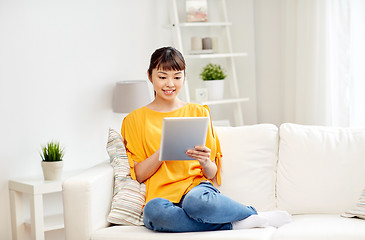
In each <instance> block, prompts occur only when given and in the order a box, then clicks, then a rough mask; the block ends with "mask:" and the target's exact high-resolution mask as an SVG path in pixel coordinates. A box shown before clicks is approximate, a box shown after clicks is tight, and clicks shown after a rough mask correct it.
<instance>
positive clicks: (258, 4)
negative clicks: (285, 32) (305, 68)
mask: <svg viewBox="0 0 365 240" xmlns="http://www.w3.org/2000/svg"><path fill="white" fill-rule="evenodd" d="M253 2H254V16H255V17H254V21H255V46H256V84H257V115H258V123H273V124H276V125H280V124H281V123H282V97H281V96H282V94H283V91H282V85H281V84H282V83H281V62H280V56H281V0H254V1H253Z"/></svg>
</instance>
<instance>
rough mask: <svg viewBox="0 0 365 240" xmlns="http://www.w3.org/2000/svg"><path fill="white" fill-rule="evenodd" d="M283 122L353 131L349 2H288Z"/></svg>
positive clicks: (285, 9)
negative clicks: (350, 122)
mask: <svg viewBox="0 0 365 240" xmlns="http://www.w3.org/2000/svg"><path fill="white" fill-rule="evenodd" d="M282 4H283V6H282V7H283V8H282V9H283V14H282V16H283V19H282V21H283V24H282V26H283V28H282V36H283V40H282V42H283V45H282V53H283V54H282V58H283V59H282V62H283V69H282V72H283V74H282V75H283V86H284V90H283V91H284V97H283V100H284V122H294V123H300V124H310V125H327V126H348V125H349V121H350V85H351V67H350V50H351V48H350V46H351V38H350V36H351V28H350V0H321V1H318V0H283V1H282Z"/></svg>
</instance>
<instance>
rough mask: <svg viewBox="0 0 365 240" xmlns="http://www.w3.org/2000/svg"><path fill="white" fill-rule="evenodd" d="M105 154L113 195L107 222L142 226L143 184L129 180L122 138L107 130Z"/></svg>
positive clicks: (128, 169) (112, 130)
mask: <svg viewBox="0 0 365 240" xmlns="http://www.w3.org/2000/svg"><path fill="white" fill-rule="evenodd" d="M106 149H107V152H108V154H109V157H110V164H111V165H112V166H113V170H114V194H113V199H112V204H111V210H110V213H109V215H108V222H110V223H114V224H122V225H143V214H142V211H143V204H144V202H145V196H146V186H145V184H140V183H139V182H137V181H136V180H133V179H132V178H131V173H130V168H129V163H128V157H127V154H126V150H125V148H124V144H123V138H122V136H121V135H120V134H119V133H118V132H116V131H115V130H114V129H109V136H108V143H107V147H106Z"/></svg>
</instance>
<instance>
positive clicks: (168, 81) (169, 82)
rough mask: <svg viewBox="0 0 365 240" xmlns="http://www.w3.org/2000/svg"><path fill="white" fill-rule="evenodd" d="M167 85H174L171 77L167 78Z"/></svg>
mask: <svg viewBox="0 0 365 240" xmlns="http://www.w3.org/2000/svg"><path fill="white" fill-rule="evenodd" d="M166 85H167V86H168V87H173V86H174V81H173V79H171V78H167V84H166Z"/></svg>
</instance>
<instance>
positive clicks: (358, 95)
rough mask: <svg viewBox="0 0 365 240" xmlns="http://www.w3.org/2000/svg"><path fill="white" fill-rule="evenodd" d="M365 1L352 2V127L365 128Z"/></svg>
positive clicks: (353, 0) (352, 0)
mask: <svg viewBox="0 0 365 240" xmlns="http://www.w3.org/2000/svg"><path fill="white" fill-rule="evenodd" d="M364 13H365V1H364V0H351V86H350V96H351V98H350V100H351V101H350V126H353V127H365V44H364V43H365V27H364V26H365V14H364Z"/></svg>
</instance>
